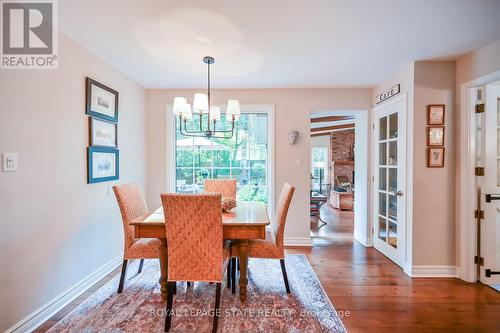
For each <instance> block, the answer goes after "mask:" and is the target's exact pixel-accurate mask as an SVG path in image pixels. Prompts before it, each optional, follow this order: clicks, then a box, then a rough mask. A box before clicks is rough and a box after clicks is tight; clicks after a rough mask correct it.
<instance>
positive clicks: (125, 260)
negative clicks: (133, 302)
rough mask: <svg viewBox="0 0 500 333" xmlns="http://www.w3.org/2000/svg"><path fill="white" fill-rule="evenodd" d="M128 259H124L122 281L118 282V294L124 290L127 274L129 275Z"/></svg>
mask: <svg viewBox="0 0 500 333" xmlns="http://www.w3.org/2000/svg"><path fill="white" fill-rule="evenodd" d="M127 262H128V260H127V259H123V263H122V274H121V275H120V283H118V294H121V293H122V291H123V284H124V283H125V275H127Z"/></svg>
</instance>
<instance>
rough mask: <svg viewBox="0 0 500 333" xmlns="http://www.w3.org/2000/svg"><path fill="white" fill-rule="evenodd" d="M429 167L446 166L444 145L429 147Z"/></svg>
mask: <svg viewBox="0 0 500 333" xmlns="http://www.w3.org/2000/svg"><path fill="white" fill-rule="evenodd" d="M427 167H428V168H443V167H444V147H438V148H427Z"/></svg>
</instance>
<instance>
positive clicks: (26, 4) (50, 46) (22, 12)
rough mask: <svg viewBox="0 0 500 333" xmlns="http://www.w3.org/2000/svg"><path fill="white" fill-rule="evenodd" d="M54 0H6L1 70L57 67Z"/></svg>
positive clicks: (3, 17)
mask: <svg viewBox="0 0 500 333" xmlns="http://www.w3.org/2000/svg"><path fill="white" fill-rule="evenodd" d="M56 9H57V3H56V1H55V0H3V1H1V18H2V25H1V26H2V47H1V49H2V54H1V62H0V68H2V69H56V68H57V46H58V44H57V41H58V40H57V37H58V35H57V34H58V29H57V28H58V27H57V21H58V20H57V10H56Z"/></svg>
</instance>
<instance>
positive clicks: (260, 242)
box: [231, 183, 295, 294]
mask: <svg viewBox="0 0 500 333" xmlns="http://www.w3.org/2000/svg"><path fill="white" fill-rule="evenodd" d="M294 192H295V187H293V186H291V185H290V184H288V183H285V185H283V189H282V190H281V194H280V197H279V200H278V206H277V209H276V214H275V220H274V227H273V226H271V227H270V228H266V238H265V239H252V240H250V241H249V244H248V257H249V258H263V259H279V261H280V264H281V273H282V274H283V280H284V282H285V288H286V292H287V293H290V285H289V284H288V276H287V274H286V267H285V244H284V240H283V236H284V233H285V223H286V217H287V214H288V208H289V207H290V203H291V202H292V197H293V193H294ZM237 257H238V246H237V244H234V245H233V246H232V247H231V266H232V267H236V266H237V264H236V259H237ZM235 272H236V269H232V271H231V273H232V278H231V279H232V282H231V289H232V290H231V291H232V293H233V294H234V293H235V287H236V276H235Z"/></svg>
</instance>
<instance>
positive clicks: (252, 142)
mask: <svg viewBox="0 0 500 333" xmlns="http://www.w3.org/2000/svg"><path fill="white" fill-rule="evenodd" d="M204 121H206V120H204ZM190 125H191V126H193V128H190V127H189V124H188V130H190V129H192V130H194V129H195V127H196V126H199V119H197V120H196V121H193V122H191V124H190ZM268 125H269V124H268V116H267V114H265V113H242V114H241V117H240V119H239V121H237V122H236V123H235V131H234V135H233V137H232V138H231V139H217V138H211V139H209V138H204V137H186V136H183V135H181V134H180V131H179V123H178V122H176V125H175V126H176V145H175V160H176V161H175V162H176V163H175V170H176V173H175V185H176V191H177V192H178V193H201V192H203V190H204V182H205V179H207V178H212V179H236V180H237V200H249V201H263V202H267V201H268V193H267V192H268V190H267V189H268V186H267V182H268V173H267V170H268V164H269V161H268ZM229 126H230V123H226V122H225V115H222V120H221V122H220V123H218V124H217V128H218V129H219V128H220V129H229Z"/></svg>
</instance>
